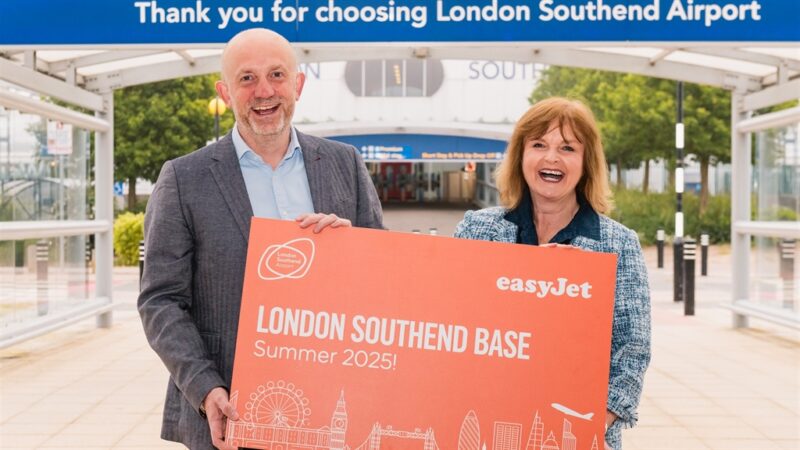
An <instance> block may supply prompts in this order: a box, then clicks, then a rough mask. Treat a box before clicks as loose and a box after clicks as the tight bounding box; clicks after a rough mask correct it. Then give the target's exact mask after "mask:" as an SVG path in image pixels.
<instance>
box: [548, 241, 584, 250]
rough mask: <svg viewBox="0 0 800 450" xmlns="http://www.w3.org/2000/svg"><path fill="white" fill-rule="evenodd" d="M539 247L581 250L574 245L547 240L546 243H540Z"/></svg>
mask: <svg viewBox="0 0 800 450" xmlns="http://www.w3.org/2000/svg"><path fill="white" fill-rule="evenodd" d="M539 247H544V248H569V249H572V250H583V249H582V248H580V247H575V246H574V245H567V244H556V243H555V242H548V243H547V244H542V245H540V246H539Z"/></svg>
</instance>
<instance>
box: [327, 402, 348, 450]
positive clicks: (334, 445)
mask: <svg viewBox="0 0 800 450" xmlns="http://www.w3.org/2000/svg"><path fill="white" fill-rule="evenodd" d="M345 432H347V410H346V409H345V405H344V391H342V393H341V394H340V395H339V401H338V402H336V410H335V411H334V412H333V416H332V417H331V450H344V448H345V444H344V435H345Z"/></svg>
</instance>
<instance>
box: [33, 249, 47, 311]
mask: <svg viewBox="0 0 800 450" xmlns="http://www.w3.org/2000/svg"><path fill="white" fill-rule="evenodd" d="M49 260H50V242H49V241H47V240H46V239H42V240H40V241H38V242H36V312H37V314H38V315H40V316H43V315H45V314H47V311H49V310H50V298H49V292H48V285H47V272H48V270H47V266H48V264H49Z"/></svg>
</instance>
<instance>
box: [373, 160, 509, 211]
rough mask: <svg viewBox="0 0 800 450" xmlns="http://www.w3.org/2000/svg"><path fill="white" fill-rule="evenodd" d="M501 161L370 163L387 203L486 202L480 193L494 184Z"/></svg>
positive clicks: (374, 177)
mask: <svg viewBox="0 0 800 450" xmlns="http://www.w3.org/2000/svg"><path fill="white" fill-rule="evenodd" d="M496 164H497V163H486V162H478V163H476V162H473V161H466V162H464V161H458V162H451V161H447V162H367V168H368V170H369V172H370V176H371V177H372V182H373V183H374V184H375V190H376V191H377V192H378V197H379V198H380V199H381V202H382V203H384V204H387V203H394V204H412V203H413V204H417V205H422V204H431V205H433V204H452V205H465V204H473V203H477V204H482V203H481V202H480V201H479V200H480V198H479V192H480V191H481V190H482V189H485V188H486V187H488V185H489V184H491V178H490V177H491V172H492V171H493V170H494V167H495V166H496Z"/></svg>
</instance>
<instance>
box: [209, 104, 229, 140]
mask: <svg viewBox="0 0 800 450" xmlns="http://www.w3.org/2000/svg"><path fill="white" fill-rule="evenodd" d="M225 110H226V108H225V102H223V101H222V100H221V99H220V98H219V97H214V98H212V99H211V101H210V102H208V113H209V114H211V115H212V116H214V136H216V139H215V140H217V141H218V140H219V116H221V115H222V114H225Z"/></svg>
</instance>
